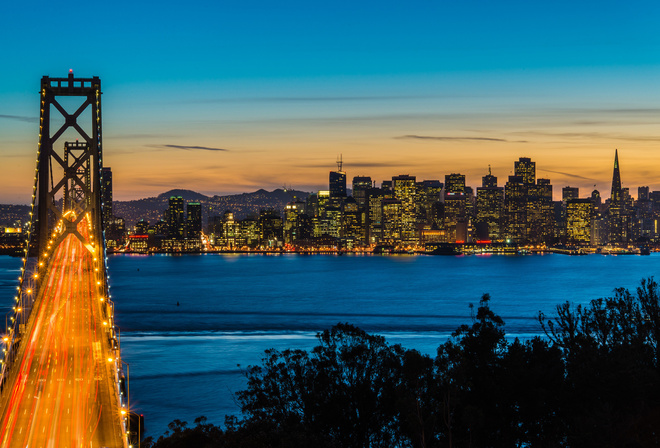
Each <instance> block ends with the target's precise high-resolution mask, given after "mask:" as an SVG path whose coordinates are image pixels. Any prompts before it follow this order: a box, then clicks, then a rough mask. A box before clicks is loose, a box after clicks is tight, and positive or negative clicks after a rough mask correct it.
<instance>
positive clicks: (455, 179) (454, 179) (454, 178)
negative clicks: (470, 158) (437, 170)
mask: <svg viewBox="0 0 660 448" xmlns="http://www.w3.org/2000/svg"><path fill="white" fill-rule="evenodd" d="M447 193H465V175H464V174H458V173H452V174H446V175H445V194H447Z"/></svg>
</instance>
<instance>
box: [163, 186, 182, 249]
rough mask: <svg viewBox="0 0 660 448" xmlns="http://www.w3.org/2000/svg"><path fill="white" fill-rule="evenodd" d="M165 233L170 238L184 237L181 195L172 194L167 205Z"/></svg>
mask: <svg viewBox="0 0 660 448" xmlns="http://www.w3.org/2000/svg"><path fill="white" fill-rule="evenodd" d="M166 214H167V233H168V236H169V237H170V238H173V239H184V238H185V233H186V230H185V220H184V216H185V211H184V203H183V198H182V197H181V196H172V197H170V200H169V206H168V207H167V212H166Z"/></svg>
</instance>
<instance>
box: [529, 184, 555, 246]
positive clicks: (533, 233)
mask: <svg viewBox="0 0 660 448" xmlns="http://www.w3.org/2000/svg"><path fill="white" fill-rule="evenodd" d="M553 238H554V205H553V203H552V185H551V184H550V179H540V178H539V179H537V180H536V185H528V186H527V239H528V241H529V242H530V243H532V244H542V243H550V242H552V240H553Z"/></svg>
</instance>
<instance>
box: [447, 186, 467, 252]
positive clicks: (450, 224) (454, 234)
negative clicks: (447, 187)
mask: <svg viewBox="0 0 660 448" xmlns="http://www.w3.org/2000/svg"><path fill="white" fill-rule="evenodd" d="M465 196H466V195H465V193H464V192H462V193H459V192H453V191H445V206H444V222H443V227H442V228H443V229H444V230H445V232H446V236H447V241H448V242H450V243H455V242H460V241H462V242H465V241H466V237H467V226H468V217H467V214H466V208H465V203H466V200H465Z"/></svg>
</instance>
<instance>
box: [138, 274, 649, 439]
mask: <svg viewBox="0 0 660 448" xmlns="http://www.w3.org/2000/svg"><path fill="white" fill-rule="evenodd" d="M489 301H490V297H489V296H488V295H487V294H486V295H484V296H483V297H482V299H481V301H480V302H479V306H478V307H477V311H476V314H475V315H473V319H472V323H471V325H462V326H460V327H459V328H458V329H457V330H456V331H455V332H454V334H453V335H452V337H451V338H450V340H449V341H447V342H446V343H444V344H442V345H441V346H440V347H439V348H438V352H437V356H436V358H435V359H432V358H431V357H429V356H427V355H423V354H420V353H419V352H417V351H416V350H406V349H403V348H402V347H401V346H399V345H389V344H387V343H386V342H385V340H384V338H382V337H380V336H374V335H369V334H367V333H365V332H364V331H362V330H360V329H359V328H356V327H354V326H351V325H349V324H338V325H336V326H335V327H333V328H331V329H330V330H327V331H324V332H323V333H320V334H319V335H318V341H319V344H318V345H317V346H316V347H315V348H314V349H313V350H312V351H311V352H306V351H302V350H285V351H282V352H280V351H276V350H268V351H266V353H265V356H264V358H263V361H262V364H261V365H260V366H253V367H250V368H248V370H247V371H246V372H245V374H246V377H247V380H248V384H247V388H246V389H245V390H244V391H241V392H239V393H238V394H237V398H238V401H239V403H240V404H241V408H242V412H243V417H242V418H240V419H239V418H237V417H233V416H232V417H227V419H226V422H225V428H224V429H220V428H219V427H215V426H213V425H210V424H207V423H206V419H204V418H200V419H197V420H196V421H195V423H196V425H197V426H196V427H194V428H188V427H187V426H186V423H185V422H180V421H178V420H175V421H174V422H172V423H171V424H170V425H169V428H170V431H168V433H166V435H165V436H163V437H160V438H159V439H158V440H157V441H155V442H154V441H153V440H149V441H148V442H147V443H146V444H143V446H147V447H149V448H163V447H168V448H169V447H211V446H213V447H237V448H241V447H243V448H247V447H250V448H252V447H255V448H256V447H273V448H275V447H277V448H279V447H314V448H326V447H327V448H335V447H337V448H339V447H341V448H344V447H348V448H351V447H355V448H366V447H412V448H418V447H419V448H433V447H541V448H545V447H574V448H581V447H652V446H660V434H659V433H660V431H659V429H658V428H659V426H658V423H657V422H658V421H659V419H660V363H659V361H658V350H659V349H660V345H659V344H660V301H659V293H658V285H657V283H656V282H655V281H654V280H653V279H648V280H643V281H642V282H641V285H640V287H639V288H637V291H636V294H632V293H630V292H629V291H627V290H625V289H616V290H615V291H614V296H613V297H609V298H605V299H597V300H593V301H592V302H590V303H589V304H588V305H586V306H582V305H572V304H569V303H566V304H562V305H559V306H557V315H556V316H555V317H553V318H547V317H546V316H545V315H543V314H540V316H539V321H540V323H541V326H542V328H543V329H544V331H545V333H546V335H547V337H546V338H540V337H536V338H533V339H531V340H527V341H520V340H518V339H516V340H514V341H512V342H510V341H507V339H506V338H505V330H504V322H503V320H502V318H501V317H499V316H498V315H496V314H495V313H494V312H493V311H492V310H491V309H490V307H489Z"/></svg>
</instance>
